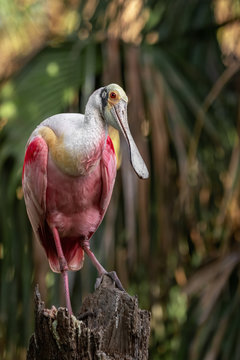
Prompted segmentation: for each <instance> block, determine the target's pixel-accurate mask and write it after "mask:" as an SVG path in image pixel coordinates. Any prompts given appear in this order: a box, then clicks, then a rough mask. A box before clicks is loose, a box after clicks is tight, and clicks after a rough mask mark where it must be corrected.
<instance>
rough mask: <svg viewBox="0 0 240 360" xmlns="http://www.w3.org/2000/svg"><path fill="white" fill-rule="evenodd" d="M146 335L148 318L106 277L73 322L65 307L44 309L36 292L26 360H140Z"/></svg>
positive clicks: (145, 350)
mask: <svg viewBox="0 0 240 360" xmlns="http://www.w3.org/2000/svg"><path fill="white" fill-rule="evenodd" d="M149 336H150V313H149V312H148V311H146V310H140V309H139V307H138V300H137V297H135V296H134V297H132V296H130V295H129V294H127V293H126V292H125V291H120V290H119V289H117V288H116V287H115V284H114V283H113V281H112V279H111V278H110V277H109V276H107V275H104V277H103V280H102V282H101V284H100V286H99V287H98V289H97V290H96V291H95V292H94V293H93V294H90V295H88V296H87V297H86V298H85V299H84V301H83V304H82V307H81V309H80V313H79V315H78V316H77V317H75V316H74V315H69V312H68V310H67V309H66V308H62V307H60V308H59V309H58V310H57V309H56V308H55V307H52V309H45V308H44V302H43V301H41V297H40V293H39V290H38V287H37V288H36V290H35V333H34V334H33V335H32V337H31V339H30V343H29V349H28V353H27V360H70V359H71V360H80V359H81V360H88V359H91V360H95V359H96V360H97V359H101V360H111V359H119V360H120V359H121V360H124V359H126V360H133V359H136V360H145V359H148V342H149Z"/></svg>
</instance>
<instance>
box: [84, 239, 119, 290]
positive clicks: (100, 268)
mask: <svg viewBox="0 0 240 360" xmlns="http://www.w3.org/2000/svg"><path fill="white" fill-rule="evenodd" d="M82 248H83V250H84V251H85V253H86V254H87V255H88V257H89V258H90V259H91V261H92V263H93V265H94V266H95V268H96V269H97V271H98V274H99V278H102V276H103V275H104V274H107V275H108V276H109V277H110V278H111V279H112V280H113V281H114V282H115V284H116V286H117V287H118V288H119V289H120V290H122V291H124V288H123V286H122V284H121V281H120V280H119V278H118V276H117V274H116V272H115V271H111V272H107V271H106V270H105V269H104V267H103V266H102V265H101V264H100V262H99V261H98V260H97V258H96V256H95V255H94V253H93V252H92V251H91V250H90V246H89V240H86V241H83V244H82ZM100 281H101V280H100ZM99 284H100V283H99V282H98V280H97V282H96V285H95V286H96V287H98V286H99Z"/></svg>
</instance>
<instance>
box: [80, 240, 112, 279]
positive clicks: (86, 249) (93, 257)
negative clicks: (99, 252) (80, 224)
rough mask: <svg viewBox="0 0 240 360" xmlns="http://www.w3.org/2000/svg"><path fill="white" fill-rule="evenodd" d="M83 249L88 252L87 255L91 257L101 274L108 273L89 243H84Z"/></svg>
mask: <svg viewBox="0 0 240 360" xmlns="http://www.w3.org/2000/svg"><path fill="white" fill-rule="evenodd" d="M83 250H84V251H85V253H86V254H87V256H88V257H89V258H90V259H91V261H92V263H93V265H94V266H95V268H96V269H97V271H98V274H99V276H102V275H103V274H107V271H106V270H105V269H104V267H103V266H102V265H101V264H100V262H99V261H98V260H97V258H96V256H95V255H94V253H93V252H92V251H91V250H90V247H89V245H84V246H83Z"/></svg>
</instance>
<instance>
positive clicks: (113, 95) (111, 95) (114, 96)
mask: <svg viewBox="0 0 240 360" xmlns="http://www.w3.org/2000/svg"><path fill="white" fill-rule="evenodd" d="M116 97H117V94H116V93H115V92H114V91H112V92H111V93H110V98H111V99H116Z"/></svg>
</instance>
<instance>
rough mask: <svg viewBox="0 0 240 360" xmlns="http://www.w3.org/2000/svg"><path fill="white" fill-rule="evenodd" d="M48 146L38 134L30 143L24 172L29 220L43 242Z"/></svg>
mask: <svg viewBox="0 0 240 360" xmlns="http://www.w3.org/2000/svg"><path fill="white" fill-rule="evenodd" d="M47 159H48V146H47V144H46V142H45V141H44V140H43V138H42V137H40V136H37V137H35V138H33V140H32V141H31V142H30V143H29V145H28V147H27V150H26V154H25V159H24V164H23V173H22V185H23V194H24V199H25V203H26V208H27V213H28V217H29V220H30V222H31V224H32V227H33V231H34V233H35V235H36V236H37V238H38V239H39V240H40V241H41V242H42V239H41V238H42V236H41V234H42V235H43V236H44V232H45V231H44V227H45V226H44V223H45V214H46V189H47Z"/></svg>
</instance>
